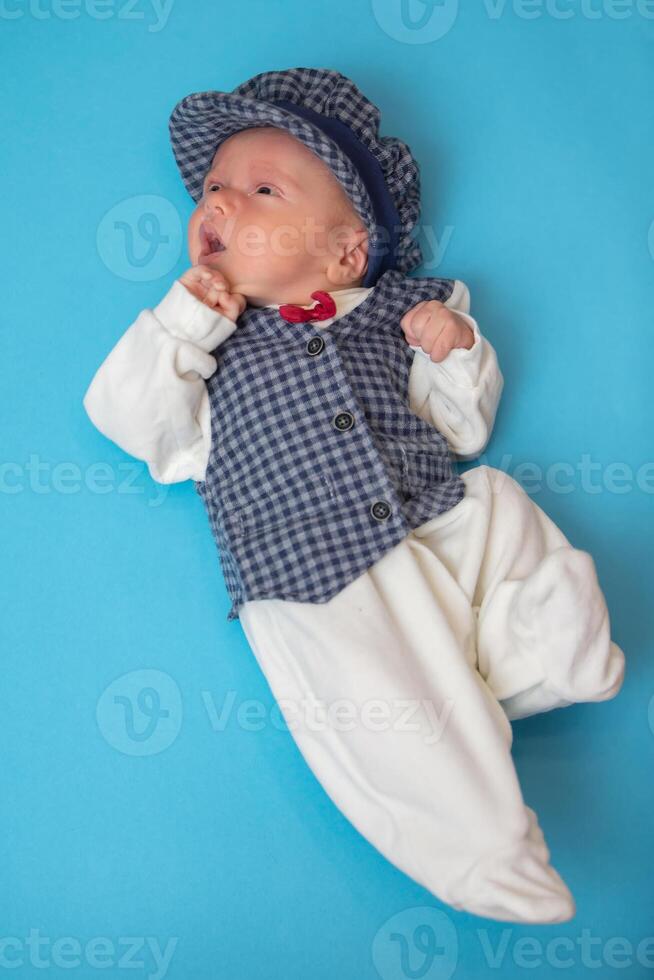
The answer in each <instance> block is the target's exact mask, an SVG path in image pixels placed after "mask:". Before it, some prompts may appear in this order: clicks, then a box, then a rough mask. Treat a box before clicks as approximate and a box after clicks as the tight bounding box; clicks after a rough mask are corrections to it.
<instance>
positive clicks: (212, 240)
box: [200, 224, 226, 259]
mask: <svg viewBox="0 0 654 980" xmlns="http://www.w3.org/2000/svg"><path fill="white" fill-rule="evenodd" d="M200 243H201V245H202V250H201V252H200V258H201V259H203V258H206V256H208V255H214V254H215V253H216V252H224V251H225V247H226V246H225V245H224V244H223V241H222V239H221V237H220V235H219V234H218V233H217V232H216V231H214V229H213V228H211V227H209V226H208V225H205V224H201V225H200Z"/></svg>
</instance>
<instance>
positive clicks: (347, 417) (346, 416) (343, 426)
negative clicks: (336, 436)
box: [334, 412, 354, 432]
mask: <svg viewBox="0 0 654 980" xmlns="http://www.w3.org/2000/svg"><path fill="white" fill-rule="evenodd" d="M334 425H335V426H336V428H337V429H338V431H339V432H347V430H348V429H351V428H352V426H353V425H354V415H352V412H339V413H338V415H335V416H334Z"/></svg>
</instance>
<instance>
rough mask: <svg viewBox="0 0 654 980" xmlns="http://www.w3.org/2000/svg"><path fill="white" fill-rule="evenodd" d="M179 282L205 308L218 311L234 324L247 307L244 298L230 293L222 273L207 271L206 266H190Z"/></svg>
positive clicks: (212, 270) (213, 270)
mask: <svg viewBox="0 0 654 980" xmlns="http://www.w3.org/2000/svg"><path fill="white" fill-rule="evenodd" d="M179 281H180V282H181V283H182V285H183V286H186V288H187V289H188V291H189V292H190V293H193V295H194V296H195V297H196V298H197V299H199V300H200V302H202V303H204V304H205V306H209V307H211V309H212V310H218V312H219V313H222V314H223V316H226V317H227V319H228V320H232V321H233V322H236V320H237V319H238V318H239V316H240V315H241V313H242V312H243V311H244V309H245V307H246V306H247V302H246V299H245V296H242V295H241V294H240V293H233V292H232V291H231V287H230V285H229V283H228V282H227V279H226V278H225V276H224V275H223V274H222V272H218V271H217V270H216V269H208V268H207V266H206V265H193V266H191V268H190V269H188V270H187V271H186V272H185V273H184V275H182V276H180V277H179Z"/></svg>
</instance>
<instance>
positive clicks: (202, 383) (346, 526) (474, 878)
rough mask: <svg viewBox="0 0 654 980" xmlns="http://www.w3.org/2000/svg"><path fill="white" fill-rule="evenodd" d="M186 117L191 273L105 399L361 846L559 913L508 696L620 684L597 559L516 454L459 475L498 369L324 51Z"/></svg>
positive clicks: (459, 289) (132, 334) (143, 317)
mask: <svg viewBox="0 0 654 980" xmlns="http://www.w3.org/2000/svg"><path fill="white" fill-rule="evenodd" d="M170 132H171V140H172V145H173V150H174V153H175V157H176V160H177V163H178V166H179V168H180V172H181V175H182V178H183V180H184V182H185V185H186V187H187V188H188V190H189V192H190V194H191V196H192V197H193V199H194V200H195V202H196V205H197V206H196V208H195V210H194V212H193V214H192V215H191V218H190V221H189V225H188V249H189V256H190V260H191V268H189V269H188V271H186V272H185V273H184V274H183V275H182V276H181V278H180V279H179V280H178V281H176V282H174V283H173V285H172V287H171V288H170V290H169V291H168V293H167V294H166V295H165V296H164V297H163V299H162V300H161V302H160V303H159V304H158V305H157V306H155V307H154V309H152V310H150V309H146V310H143V311H142V312H141V313H140V314H139V316H138V317H137V319H136V320H135V322H134V323H133V324H132V325H131V326H130V327H129V329H128V330H127V331H126V332H125V333H124V334H123V336H122V337H121V338H120V340H119V341H118V343H117V344H116V346H115V347H114V348H113V350H112V351H111V352H110V354H109V355H108V357H107V358H106V360H105V361H104V363H103V364H102V365H101V366H100V368H99V369H98V371H97V372H96V374H95V376H94V378H93V380H92V382H91V385H90V387H89V389H88V391H87V392H86V395H85V397H84V407H85V409H86V411H87V413H88V415H89V417H90V418H91V420H92V421H93V423H94V424H95V425H96V426H97V428H98V429H99V430H100V431H101V432H103V433H104V434H105V435H106V436H108V437H109V438H111V439H113V440H114V441H115V442H116V443H118V445H120V446H121V447H122V448H124V449H125V450H126V451H127V452H129V453H131V454H132V455H134V456H136V457H137V458H139V459H142V460H145V461H146V462H147V464H148V467H149V470H150V473H151V475H152V477H153V479H155V480H157V481H159V482H161V483H173V482H178V481H181V480H186V479H192V480H194V481H195V485H196V489H197V490H198V492H199V494H200V496H201V497H202V499H203V501H204V503H205V506H206V508H207V512H208V516H209V521H210V526H211V529H212V531H213V534H214V536H215V540H216V543H217V546H218V553H219V556H220V562H221V566H222V570H223V573H224V577H225V583H226V586H227V589H228V592H229V595H230V598H231V600H232V604H231V608H230V610H229V614H228V618H229V619H235V618H237V617H238V618H239V620H240V622H241V625H242V627H243V629H244V631H245V634H246V637H247V639H248V642H249V644H250V646H251V648H252V651H253V653H254V655H255V656H256V658H257V661H258V663H259V665H260V667H261V669H262V671H263V672H264V674H265V676H266V678H267V680H268V683H269V684H270V688H271V690H272V692H273V694H274V696H275V697H276V699H277V701H278V702H279V705H280V708H281V710H282V712H283V714H284V716H285V718H286V720H287V722H288V724H289V728H290V730H291V731H292V734H293V737H294V738H295V740H296V742H297V744H298V747H299V749H300V751H301V752H302V754H303V756H304V758H305V759H306V761H307V763H308V764H309V766H310V767H311V768H312V770H313V772H314V773H315V775H316V777H317V778H318V779H319V780H320V781H321V783H322V785H323V787H324V788H325V790H326V792H327V793H328V794H329V795H330V797H331V798H332V800H333V801H334V802H335V803H336V805H337V806H338V807H339V808H340V809H341V811H342V812H343V813H344V814H345V815H346V816H347V817H348V818H349V820H351V822H352V823H353V824H354V826H355V827H357V829H358V830H359V831H360V832H361V833H362V834H363V835H364V836H365V837H366V838H367V840H368V841H370V842H371V843H372V844H373V845H374V846H375V847H376V848H377V849H378V850H379V851H380V852H381V853H382V854H384V855H385V856H386V857H387V858H388V859H389V860H390V861H392V862H393V863H394V864H395V865H396V866H397V867H399V868H401V869H402V870H403V871H404V872H405V873H407V874H408V875H410V876H411V877H413V878H414V879H415V880H416V881H418V882H420V883H421V884H423V885H424V886H425V887H426V888H428V889H429V890H430V891H431V892H432V893H433V894H434V895H436V896H437V897H438V898H439V899H441V900H442V901H444V902H447V903H448V904H449V905H451V906H452V907H454V908H456V909H463V910H466V911H469V912H473V913H476V914H477V915H482V916H487V917H490V918H494V919H498V920H505V921H513V922H538V923H553V922H561V921H565V920H568V919H570V918H571V917H572V916H573V915H574V912H575V904H574V900H573V897H572V895H571V893H570V891H569V889H568V888H567V886H566V885H565V883H564V881H563V880H562V878H561V877H560V875H559V874H558V873H557V871H556V870H555V869H554V868H553V867H552V865H551V864H550V860H549V859H550V853H549V850H548V848H547V845H546V843H545V840H544V837H543V833H542V831H541V829H540V826H539V824H538V820H537V817H536V814H535V813H534V811H533V810H532V809H531V808H530V807H528V806H526V805H525V802H524V799H523V797H522V794H521V790H520V786H519V783H518V778H517V774H516V771H515V767H514V765H513V761H512V757H511V744H512V728H511V724H510V720H511V719H516V718H523V717H526V716H527V715H530V714H534V713H536V712H542V711H548V710H551V709H553V708H557V707H561V706H565V705H569V704H572V703H574V702H580V701H602V700H606V699H608V698H612V697H614V696H615V695H616V694H617V692H618V691H619V689H620V687H621V685H622V681H623V676H624V669H625V664H624V655H623V652H622V650H621V649H620V648H619V647H618V646H617V644H615V643H614V642H613V641H612V640H611V636H610V625H609V616H608V611H607V608H606V602H605V599H604V596H603V594H602V591H601V589H600V586H599V583H598V580H597V575H596V571H595V566H594V562H593V559H592V557H591V556H590V555H589V554H588V553H587V552H584V551H581V550H579V549H576V548H574V547H573V546H572V545H571V544H570V542H569V541H568V540H567V538H566V537H565V535H564V534H563V532H562V531H561V530H560V529H559V528H558V527H557V526H556V525H555V524H554V523H553V522H552V521H551V520H550V518H548V517H547V515H546V514H545V513H544V512H543V511H542V510H541V509H540V508H539V507H538V506H537V505H536V504H535V503H534V502H533V501H532V500H531V498H530V497H529V496H528V495H527V494H526V493H525V491H524V490H523V489H522V488H521V487H520V485H519V484H518V483H517V482H516V481H515V480H513V479H512V478H511V477H510V476H508V475H507V474H504V473H501V472H500V471H498V470H495V469H493V468H491V467H489V466H476V467H473V468H471V469H469V470H467V472H465V473H463V474H462V475H459V474H457V473H456V471H455V469H454V466H453V456H457V457H458V458H459V459H473V458H475V457H476V456H478V455H479V454H480V453H481V452H482V451H483V449H484V448H485V446H486V444H487V442H488V439H489V436H490V433H491V430H492V427H493V423H494V419H495V414H496V409H497V403H498V401H499V397H500V394H501V390H502V386H503V380H502V375H501V374H500V371H499V368H498V366H497V359H496V356H495V352H494V350H493V348H492V346H491V344H490V343H489V342H488V340H486V339H485V338H484V337H483V336H482V335H481V334H480V332H479V328H478V325H477V323H476V322H475V320H474V319H473V318H472V317H471V316H470V314H469V294H468V290H467V288H466V287H465V285H464V284H463V283H462V282H460V281H459V280H449V279H436V278H418V277H410V276H409V273H410V272H412V271H413V270H414V269H416V268H417V267H418V266H419V265H420V262H421V261H422V256H421V253H420V249H419V246H418V244H417V242H416V241H415V239H414V238H413V237H412V235H411V232H412V231H413V229H414V228H415V226H416V223H417V221H418V218H419V205H420V193H419V188H420V182H419V171H418V167H417V164H416V163H415V161H414V159H413V157H412V155H411V152H410V149H409V147H408V146H407V145H406V144H405V143H403V142H402V141H401V140H399V139H396V138H393V137H381V136H380V135H379V112H378V110H377V109H376V107H375V106H374V105H373V104H372V103H371V102H370V101H369V100H368V99H366V97H365V96H364V95H363V94H362V93H361V92H360V90H359V89H358V88H357V87H356V86H355V85H354V83H353V82H352V81H350V80H349V79H348V78H346V77H345V76H343V75H342V74H340V73H338V72H335V71H332V70H329V69H313V68H292V69H288V70H286V71H273V72H264V73H262V74H260V75H257V76H255V77H254V78H253V79H250V80H249V81H247V82H245V83H243V84H242V85H240V86H238V87H237V88H236V89H235V90H234V92H232V93H224V92H200V93H194V94H192V95H190V96H187V97H186V98H185V99H183V100H182V101H181V102H180V103H179V104H178V105H177V106H176V107H175V109H174V111H173V113H172V115H171V121H170ZM312 300H315V301H316V302H315V303H314V302H312ZM306 704H310V705H313V706H319V707H320V710H321V712H322V713H321V721H320V723H318V724H316V721H315V719H308V718H306V717H305V718H302V717H299V716H298V713H297V709H298V707H299V706H300V705H306Z"/></svg>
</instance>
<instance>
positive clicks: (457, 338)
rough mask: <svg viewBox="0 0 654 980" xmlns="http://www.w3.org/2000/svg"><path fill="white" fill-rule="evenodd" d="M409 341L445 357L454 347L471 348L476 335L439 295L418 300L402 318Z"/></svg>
mask: <svg viewBox="0 0 654 980" xmlns="http://www.w3.org/2000/svg"><path fill="white" fill-rule="evenodd" d="M400 326H401V328H402V330H403V331H404V335H405V337H406V340H407V343H408V344H411V346H412V347H421V348H422V349H423V350H424V352H425V354H429V356H430V358H431V359H432V361H442V360H444V359H445V358H446V357H447V355H448V354H449V353H450V351H451V350H453V349H454V348H455V347H465V348H466V349H468V350H469V349H470V348H471V347H472V345H473V344H474V342H475V335H474V333H473V332H472V330H471V328H470V327H469V326H468V324H467V323H466V321H465V320H464V319H463V317H462V316H460V315H459V314H458V313H456V312H455V311H454V310H451V309H449V307H447V306H445V304H444V303H441V302H439V300H437V299H430V300H425V301H424V302H422V303H417V304H416V305H415V306H414V307H413V309H411V310H409V312H408V313H405V314H404V316H403V317H402V319H401V320H400Z"/></svg>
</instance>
